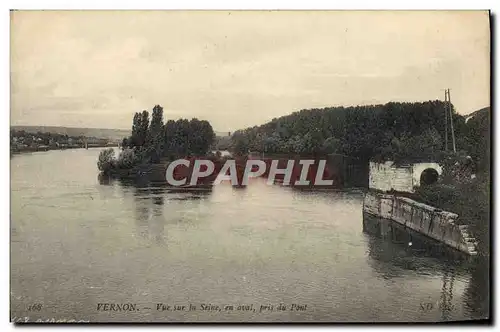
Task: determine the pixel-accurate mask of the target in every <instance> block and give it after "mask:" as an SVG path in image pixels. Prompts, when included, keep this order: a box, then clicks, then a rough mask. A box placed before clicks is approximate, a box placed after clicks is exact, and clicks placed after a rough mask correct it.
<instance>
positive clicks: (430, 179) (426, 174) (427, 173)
mask: <svg viewBox="0 0 500 332" xmlns="http://www.w3.org/2000/svg"><path fill="white" fill-rule="evenodd" d="M438 179H439V173H438V172H437V171H436V170H435V169H434V168H426V169H424V170H423V171H422V173H421V174H420V185H421V186H428V185H431V184H434V183H436V182H437V181H438Z"/></svg>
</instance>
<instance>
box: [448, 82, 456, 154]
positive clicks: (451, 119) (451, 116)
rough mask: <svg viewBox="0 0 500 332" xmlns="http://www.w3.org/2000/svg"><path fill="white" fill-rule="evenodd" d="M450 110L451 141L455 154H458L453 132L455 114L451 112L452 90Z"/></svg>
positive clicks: (449, 98) (449, 103) (449, 99)
mask: <svg viewBox="0 0 500 332" xmlns="http://www.w3.org/2000/svg"><path fill="white" fill-rule="evenodd" d="M448 108H449V110H450V125H451V127H450V129H451V141H452V144H453V152H457V147H456V145H455V131H454V130H453V113H452V110H451V97H450V89H448Z"/></svg>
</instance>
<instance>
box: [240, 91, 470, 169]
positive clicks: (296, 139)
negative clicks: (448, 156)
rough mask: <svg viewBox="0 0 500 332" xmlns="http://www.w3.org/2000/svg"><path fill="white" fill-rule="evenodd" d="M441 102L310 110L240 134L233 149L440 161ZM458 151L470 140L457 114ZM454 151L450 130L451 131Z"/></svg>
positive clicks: (441, 141) (455, 118)
mask: <svg viewBox="0 0 500 332" xmlns="http://www.w3.org/2000/svg"><path fill="white" fill-rule="evenodd" d="M445 106H447V104H445V103H444V102H442V101H438V100H436V101H428V102H415V103H395V102H390V103H387V104H385V105H370V106H354V107H328V108H323V109H308V110H301V111H299V112H295V113H292V114H290V115H287V116H283V117H280V118H275V119H273V120H272V121H270V122H268V123H266V124H263V125H261V126H255V127H251V128H247V129H243V130H239V131H237V132H235V133H234V134H233V136H232V149H233V151H234V152H235V153H237V154H241V153H247V152H248V150H251V151H259V152H271V153H293V154H303V153H339V154H344V155H349V156H352V157H356V158H359V159H361V160H372V159H375V160H389V159H391V160H396V161H397V160H408V161H411V160H412V159H429V158H431V159H435V156H436V154H437V153H438V152H440V151H443V150H444V142H445V134H444V133H445V118H444V114H445ZM451 107H452V112H453V121H454V131H455V136H456V146H457V149H459V150H460V149H465V148H467V147H469V146H470V144H469V142H467V141H466V137H467V135H468V128H467V125H466V122H465V117H463V116H461V115H459V114H457V113H456V112H455V111H454V108H453V105H451ZM448 136H449V137H448V144H449V145H448V146H449V149H450V150H451V147H452V145H451V131H450V130H449V128H448Z"/></svg>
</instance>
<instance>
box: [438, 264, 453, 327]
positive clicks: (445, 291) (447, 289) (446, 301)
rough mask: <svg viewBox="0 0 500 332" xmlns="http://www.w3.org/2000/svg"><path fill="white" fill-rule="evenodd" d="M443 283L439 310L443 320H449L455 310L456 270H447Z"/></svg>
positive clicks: (444, 273)
mask: <svg viewBox="0 0 500 332" xmlns="http://www.w3.org/2000/svg"><path fill="white" fill-rule="evenodd" d="M442 280H443V285H442V287H441V295H440V297H439V310H440V311H441V320H443V321H447V320H448V319H449V318H450V314H451V312H452V311H453V309H454V308H453V303H452V300H453V282H454V281H455V271H449V270H445V271H444V272H443V278H442Z"/></svg>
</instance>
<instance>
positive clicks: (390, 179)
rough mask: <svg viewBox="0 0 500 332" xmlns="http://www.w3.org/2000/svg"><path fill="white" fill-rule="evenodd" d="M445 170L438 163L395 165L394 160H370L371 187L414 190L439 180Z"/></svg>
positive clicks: (388, 189) (405, 190) (389, 189)
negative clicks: (379, 161) (383, 161)
mask: <svg viewBox="0 0 500 332" xmlns="http://www.w3.org/2000/svg"><path fill="white" fill-rule="evenodd" d="M442 174H443V170H442V168H441V166H439V164H438V163H434V162H427V163H414V164H408V165H398V166H395V165H394V162H392V161H386V162H385V163H376V162H370V180H369V187H370V189H377V190H381V191H391V190H395V191H403V192H414V191H415V188H416V187H419V186H421V185H426V184H432V183H435V182H437V181H438V180H439V177H440V176H441V175H442Z"/></svg>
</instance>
